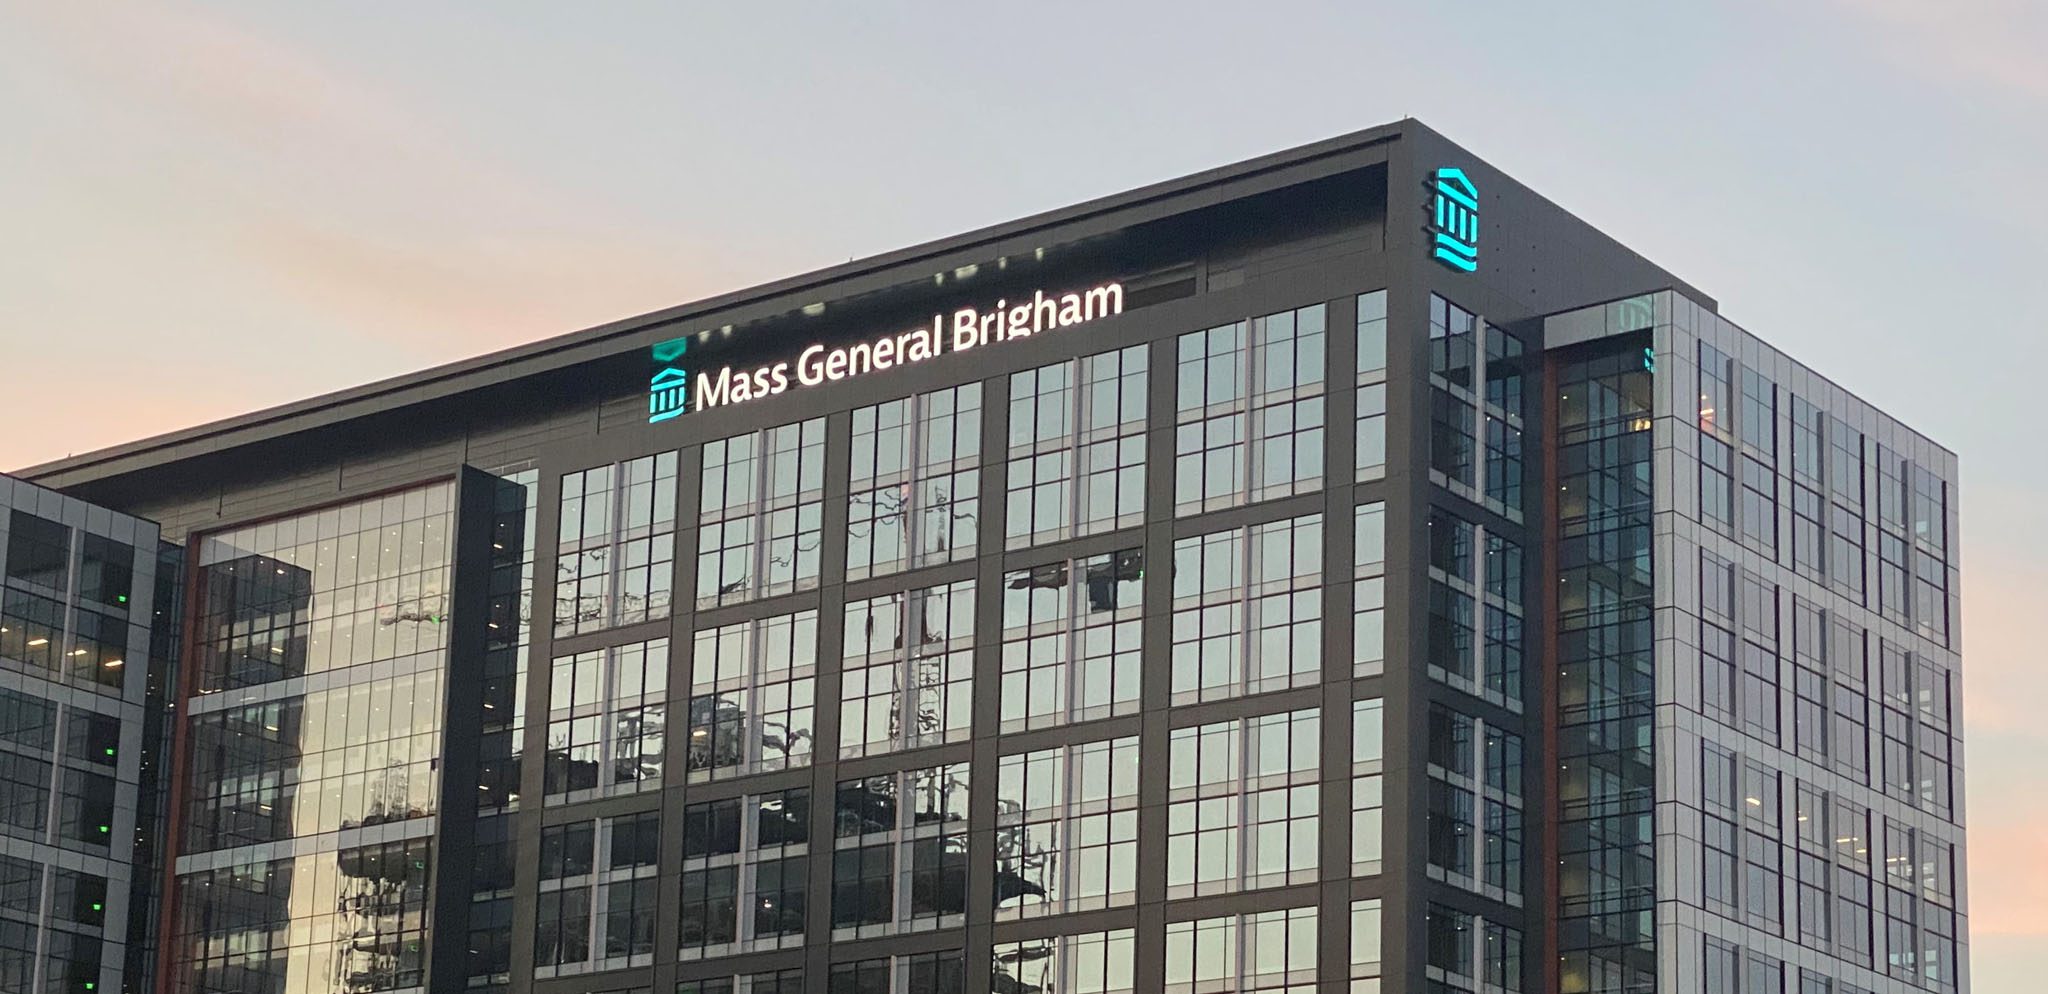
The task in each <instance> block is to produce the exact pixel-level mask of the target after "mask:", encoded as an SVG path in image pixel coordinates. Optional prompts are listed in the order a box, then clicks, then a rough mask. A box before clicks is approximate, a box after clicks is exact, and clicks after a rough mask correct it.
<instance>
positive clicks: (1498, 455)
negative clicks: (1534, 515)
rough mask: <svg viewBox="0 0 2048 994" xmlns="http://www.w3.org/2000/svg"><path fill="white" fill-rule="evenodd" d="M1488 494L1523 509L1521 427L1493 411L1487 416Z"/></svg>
mask: <svg viewBox="0 0 2048 994" xmlns="http://www.w3.org/2000/svg"><path fill="white" fill-rule="evenodd" d="M1486 497H1487V500H1488V502H1490V503H1498V504H1500V505H1501V506H1502V507H1506V508H1511V509H1513V510H1515V511H1517V512H1519V511H1520V510H1521V509H1522V429H1521V428H1519V427H1516V426H1515V425H1514V424H1513V423H1511V422H1510V421H1509V420H1508V419H1506V418H1501V417H1496V416H1494V415H1492V414H1488V415H1487V416H1486Z"/></svg>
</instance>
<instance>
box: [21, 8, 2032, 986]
mask: <svg viewBox="0 0 2048 994" xmlns="http://www.w3.org/2000/svg"><path fill="white" fill-rule="evenodd" d="M484 10H485V8H482V7H477V6H473V5H453V4H450V5H439V6H430V5H415V4H393V3H380V2H351V3H345V4H344V3H326V2H303V0H302V2H296V3H293V4H288V5H287V4H275V3H237V2H217V3H210V4H206V5H203V6H201V5H191V4H175V5H173V4H164V5H153V4H132V3H126V2H105V0H67V2H65V3H61V4H60V3H33V2H28V0H0V134H4V135H5V136H6V150H5V152H4V153H0V232H5V233H6V237H4V238H0V384H4V385H0V425H4V426H6V427H5V428H4V429H0V468H19V467H23V466H27V465H30V464H34V463H38V462H42V461H45V460H49V459H53V458H58V457H61V456H64V455H66V454H70V453H77V452H85V451H89V450H92V449H95V448H99V447H102V446H106V445H110V444H114V443H118V442H122V441H127V440H131V439H134V438H138V437H142V436H145V435H151V434H157V433H159V432H162V431H166V430H170V429H172V428H176V427H182V426H186V425H191V424H197V423H200V422H204V421H208V420H213V419H216V418H222V417H227V416H231V415H234V414H239V413H243V412H247V411H251V410H254V409H257V408H261V407H266V406H270V405H273V404H279V403H284V402H288V401H292V400H297V399H301V398H304V397H307V396H311V395H314V394H317V393H323V392H326V391H330V390H335V389H340V388H343V387H347V386H352V385H356V384H360V383H364V382H368V381H371V380H374V379H379V378H382V377H386V376H391V375H396V374H399V373H404V372H408V371H411V370H415V369H419V368H422V367H425V366H429V365H433V364H437V363H441V362H447V361H451V360H455V359H460V358H464V357H467V356H471V355H475V354H477V353H480V352H484V351H488V350H492V349H496V348H502V347H505V346H510V345H514V344H518V343H521V342H526V341H531V340H533V339H536V338H541V337H546V336H550V335H554V334H559V333H562V332H566V331H572V330H575V329H577V328H582V327H586V326H589V325H593V324H597V323H600V322H603V321H607V320H611V319H614V318H619V317H624V316H627V315H631V314H636V313H641V312H645V311H649V310H654V309H656V308H660V307H664V306H668V305H672V304H676V303H681V302H685V301H689V300H694V299H697V298H700V297H704V296H707V295H710V294H714V293H718V292H721V291H726V290H731V289H737V288H740V287H744V286H748V285H752V284H754V283H759V282H763V281H766V280H769V279H774V278H777V277H781V276H786V275H791V274H794V273H799V272H803V271H807V270H811V269H815V268H818V267H821V266H826V265H830V264H833V263H838V262H844V261H846V260H848V259H850V258H854V257H858V256H865V255H870V254H873V253H876V252H881V251H886V250H889V249H893V248H897V247H900V246H904V245H908V244H913V243H916V242H920V241H924V240H928V239H931V238H936V237H941V236H945V235H949V234H952V233H955V232H959V231H964V230H967V229H970V228H975V227H979V226H982V225H986V224H991V223H996V222H1000V221H1004V220H1008V219H1011V218H1014V217H1018V216H1021V215H1024V214H1027V213H1032V212H1035V211H1040V210H1046V209H1050V208H1054V207H1059V206H1063V205H1065V204H1069V203H1072V202H1075V201H1078V200H1082V199H1086V198H1090V197H1095V196H1100V195H1104V194H1109V193H1114V192H1117V191H1120V190H1124V189H1128V188H1130V187H1134V186H1138V185H1142V184H1145V183H1150V182H1154V181H1157V180H1162V179H1167V178H1171V177H1174V176H1179V175H1184V174H1186V173H1190V172H1195V171H1198V170H1202V169H1206V168H1210V167H1213V166H1218V165H1223V164H1226V163H1229V162H1233V161H1237V160H1239V159H1243V158H1247V157H1250V156H1254V155H1258V154H1262V153H1265V152H1269V151H1273V150H1277V149H1280V148H1285V147H1289V146H1293V145H1297V144H1301V143H1303V142H1307V141H1313V140H1316V139H1320V138H1325V137H1329V136H1332V135H1336V134H1341V133H1344V132H1349V131H1354V130H1357V129H1359V128H1363V127H1367V126H1370V125H1374V124H1380V123H1384V122H1387V121H1391V120H1395V119H1398V118H1401V117H1404V116H1413V117H1416V118H1419V119H1421V120H1422V121H1424V122H1426V123H1428V124H1429V125H1430V126H1432V127H1434V128H1436V129H1437V130H1439V131H1441V132H1443V133H1444V134H1446V135H1447V136H1449V137H1450V138H1451V139H1452V140H1453V141H1457V142H1459V143H1461V144H1463V145H1464V146H1466V147H1467V148H1469V149H1471V150H1472V151H1473V152H1474V153H1475V154H1477V155H1479V156H1481V157H1483V158H1485V159H1487V160H1488V161H1489V162H1491V163H1492V164H1494V165H1495V166H1498V167H1500V168H1501V169H1503V170H1504V171H1506V172H1507V173H1509V174H1511V175H1513V176H1515V177H1516V178H1518V179H1520V180H1521V181H1522V182H1524V183H1526V184H1528V185H1529V186H1530V187H1532V188H1534V189H1536V190H1538V191H1541V192H1543V193H1544V194H1545V195H1546V196H1548V197H1550V198H1551V199H1553V200H1555V201H1557V202H1558V203H1560V204H1562V205H1563V206H1565V207H1566V208H1567V209H1569V210H1571V211H1573V212H1575V213H1577V214H1578V215H1579V216H1580V217H1582V218H1585V219H1586V220H1587V221H1589V222H1590V223H1592V224H1593V225H1595V226H1596V227H1599V228H1601V229H1602V230H1604V231H1606V232H1607V233H1608V234H1610V235H1612V236H1614V237H1615V238H1617V239H1619V240H1621V241H1622V242H1624V243H1625V244H1628V245H1629V246H1631V247H1633V248H1635V249H1637V250H1638V251H1640V252H1642V253H1643V254H1644V255H1646V256H1647V257H1649V258H1650V259H1652V260H1654V261H1655V262H1657V263H1658V264H1660V265H1662V266H1664V267H1665V268H1666V269H1669V270H1671V271H1672V272H1674V273H1676V274H1678V275H1679V276H1680V277H1681V278H1683V279H1685V280H1687V281H1688V282H1690V283H1691V284H1693V285H1695V286H1697V287H1699V288H1700V289H1702V290H1703V291H1705V292H1707V293H1709V294H1712V295H1713V296H1715V297H1716V298H1717V299H1718V300H1719V301H1720V302H1721V310H1722V313H1723V314H1724V315H1725V316H1727V317H1728V318H1730V319H1731V320H1733V321H1735V322H1737V323H1738V324H1741V325H1743V326H1744V327H1746V328H1747V329H1749V330H1750V331H1752V332H1754V333H1756V334H1758V335H1760V336H1762V337H1763V338H1765V339H1767V340H1769V341H1771V342H1772V343H1774V344H1776V345H1778V346H1779V347H1781V348H1783V349H1784V350H1785V351H1787V352H1788V353H1789V354H1791V355H1793V356H1794V357H1797V358H1799V359H1801V360H1803V361H1806V362H1808V363H1809V364H1811V365H1814V366H1816V367H1818V368H1819V369H1821V370H1822V371H1824V372H1826V373H1827V374H1828V375H1830V376H1831V377H1832V378H1833V379H1835V380H1836V381H1837V382H1839V383H1841V384H1843V385H1844V386H1845V387H1847V388H1848V389H1850V390H1851V391H1853V392H1855V393H1857V394H1859V395H1861V396H1862V397H1864V398H1865V399H1866V400H1868V401H1870V402H1872V403H1874V404H1876V405H1877V406H1878V407H1880V408H1882V409H1884V410H1885V411H1887V412H1890V413H1891V414H1893V415H1895V416H1897V417H1899V418H1900V419H1902V420H1904V421H1905V422H1906V423H1908V424H1910V425H1913V426H1914V427H1915V428H1917V429H1918V430H1920V431H1921V432H1923V433H1925V434H1927V435H1929V436H1931V437H1933V438H1935V439H1936V440H1938V441H1940V442H1942V443H1944V444H1946V445H1947V446H1949V447H1950V448H1952V449H1954V450H1956V452H1957V453H1958V454H1959V456H1960V458H1961V462H1962V473H1963V481H1962V487H1961V500H1962V576H1963V603H1964V609H1963V628H1964V635H1963V638H1964V649H1965V660H1966V662H1965V667H1964V673H1965V677H1964V708H1965V718H1966V722H1965V723H1966V726H1967V742H1968V751H1967V763H1968V767H1969V770H1968V774H1969V775H1968V784H1967V798H1968V819H1969V825H1970V843H1971V852H1970V869H1971V881H1970V913H1971V921H1970V927H1971V931H1972V941H1973V950H1972V951H1973V969H1974V974H1975V980H1976V990H1977V991H1978V992H1980V994H1986V992H1990V994H1996V992H2003V991H2020V990H2031V989H2034V988H2036V987H2037V986H2038V981H2039V978H2040V977H2041V976H2044V975H2048V849H2044V848H2043V847H2042V846H2041V845H2040V843H2039V842H2038V841H2037V839H2038V836H2039V832H2040V830H2041V826H2044V825H2048V790H2044V789H2043V788H2044V787H2048V775H2044V774H2043V773H2042V772H2041V771H2040V769H2039V768H2038V765H2037V764H2038V762H2039V760H2040V758H2041V757H2048V722H2044V721H2041V720H2039V719H2038V718H2037V717H2036V715H2037V714H2038V713H2039V709H2040V708H2041V707H2042V706H2043V703H2044V702H2048V665H2042V660H2041V656H2042V653H2041V652H2040V650H2039V649H2038V648H2036V647H2037V646H2038V645H2040V644H2041V640H2040V639H2039V638H2038V637H2037V636H2033V635H2031V634H2030V630H2029V629H2027V628H2026V627H2025V625H2024V624H2023V623H2022V621H2023V619H2024V618H2025V617H2026V616H2027V615H2028V614H2029V613H2030V612H2031V611H2033V610H2039V609H2040V605H2041V604H2042V602H2043V601H2044V600H2048V529H2044V528H2043V526H2042V525H2041V523H2040V520H2041V519H2040V516H2039V514H2038V513H2037V510H2036V509H2037V508H2039V507H2040V506H2041V505H2043V504H2044V503H2048V459H2043V458H2040V454H2041V453H2043V452H2044V451H2048V445H2044V444H2043V442H2042V441H2041V439H2040V437H2039V436H2038V435H2036V434H2035V432H2034V431H2033V428H2032V423H2033V420H2034V419H2033V418H2032V417H2031V416H2030V415H2031V413H2032V412H2031V410H2029V409H2028V408H2029V407H2030V406H2031V405H2030V402H2031V401H2032V400H2033V399H2034V396H2033V395H2032V391H2033V390H2034V389H2038V386H2037V384H2036V382H2035V381H2034V379H2033V373H2034V372H2038V371H2039V367H2041V366H2042V365H2043V360H2044V359H2048V346H2044V345H2043V341H2044V332H2048V328H2044V318H2043V317H2042V311H2041V309H2040V308H2036V307H2030V306H2028V304H2027V301H2028V300H2029V299H2030V298H2036V297H2038V293H2031V294H2030V293H2029V292H2028V291H2027V289H2026V288H2027V287H2030V286H2032V287H2037V288H2038V287H2040V286H2042V285H2044V283H2043V277H2042V273H2043V271H2044V268H2048V267H2044V264H2048V186H2044V185H2043V184H2042V183H2040V182H2039V179H2040V177H2042V176H2043V175H2048V58H2044V57H2043V56H2042V55H2041V53H2042V52H2043V51H2048V4H2042V3H2039V2H2038V0H1954V2H1950V3H1941V4H1931V3H1926V2H1924V0H1917V2H1916V0H1774V2H1756V0H1719V2H1715V3H1672V4H1643V3H1610V2H1599V0H1595V2H1581V3H1574V4H1571V5H1554V4H1523V3H1503V2H1491V0H1463V2H1459V3H1411V4H1403V5H1398V6H1396V5H1383V4H1379V3H1370V2H1351V3H1327V4H1324V3H1299V2H1286V0H1269V2H1265V3H1259V4H1215V3H1197V2H1191V3H1182V4H1173V5H1167V4H1158V5H1147V6H1145V7H1139V6H1136V5H1112V4H1103V3H1099V2H1098V3H1071V2H1065V0H1047V2H1040V3H1035V4H1030V5H1022V4H1001V5H997V4H976V5H962V4H949V5H928V4H909V3H900V2H891V0H870V2H866V3H861V4H777V5H769V4H718V5H712V4H677V3H624V2H613V3H607V4H603V5H585V4H543V3H525V2H501V3H495V4H491V5H489V6H488V16H486V15H485V14H484V13H483V12H484ZM1027 10H1028V11H1030V15H1029V16H1028V17H1026V16H1022V15H1023V12H1024V11H1027ZM2028 274H2032V275H2031V276H2029V275H2028ZM2029 452H2032V453H2035V454H2036V455H2035V456H2034V457H2028V456H2027V455H2026V453H2029Z"/></svg>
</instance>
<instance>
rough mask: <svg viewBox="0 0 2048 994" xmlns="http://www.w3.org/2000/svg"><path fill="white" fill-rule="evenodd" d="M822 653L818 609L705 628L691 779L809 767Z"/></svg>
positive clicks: (694, 696) (696, 661) (688, 758)
mask: <svg viewBox="0 0 2048 994" xmlns="http://www.w3.org/2000/svg"><path fill="white" fill-rule="evenodd" d="M817 657H818V612H817V611H815V610H809V611H798V612H796V613H795V614H779V615H774V616H772V617H767V618H762V619H759V620H757V621H743V622H738V623H735V624H731V625H723V626H720V627H718V628H711V629H701V630H699V631H698V632H697V637H696V646H695V652H694V653H693V654H692V662H691V665H690V738H689V746H688V749H687V751H686V753H685V762H687V763H688V765H689V778H690V779H691V780H693V781H697V780H707V779H714V778H721V777H731V776H740V775H742V774H747V773H756V772H762V771H767V770H782V769H788V768H790V767H795V766H804V765H808V764H809V763H810V761H811V749H812V747H813V746H814V745H815V743H816V737H815V736H814V735H813V734H812V731H811V726H812V721H813V719H814V717H815V713H816V709H817V701H816V696H817V679H816V676H815V674H816V672H817Z"/></svg>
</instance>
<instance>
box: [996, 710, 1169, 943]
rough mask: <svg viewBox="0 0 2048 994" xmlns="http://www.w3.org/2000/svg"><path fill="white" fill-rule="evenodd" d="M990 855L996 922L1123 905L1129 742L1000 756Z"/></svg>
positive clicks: (1131, 893)
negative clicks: (992, 853)
mask: <svg viewBox="0 0 2048 994" xmlns="http://www.w3.org/2000/svg"><path fill="white" fill-rule="evenodd" d="M995 846H996V882H995V894H994V895H992V897H993V899H994V902H995V908H996V916H997V918H998V919H1005V918H1020V917H1027V916H1036V915H1047V914H1061V913H1065V912H1071V911H1093V910H1097V909H1101V908H1107V907H1116V906H1121V905H1128V904H1130V903H1131V902H1132V900H1133V899H1134V897H1135V896H1136V890H1137V856H1138V740H1137V738H1136V737H1135V736H1132V737H1127V738H1120V739H1113V740H1109V741H1103V742H1088V743H1083V744H1079V745H1071V746H1055V747H1053V748H1050V749H1041V750H1038V751H1036V752H1028V753H1018V754H1014V755H1009V756H1004V757H1003V758H1002V766H1001V774H1000V780H999V782H998V786H997V788H996V842H995Z"/></svg>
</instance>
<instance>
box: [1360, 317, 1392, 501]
mask: <svg viewBox="0 0 2048 994" xmlns="http://www.w3.org/2000/svg"><path fill="white" fill-rule="evenodd" d="M1386 379H1387V292H1386V291H1385V290H1375V291H1373V292H1372V293H1362V294H1359V295H1358V448H1357V451H1356V452H1355V453H1354V456H1355V458H1354V459H1353V462H1354V463H1355V464H1356V465H1357V467H1358V479H1359V481H1360V482H1363V481H1366V480H1377V479H1379V478H1380V477H1382V476H1385V475H1386V474H1387V385H1386Z"/></svg>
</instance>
